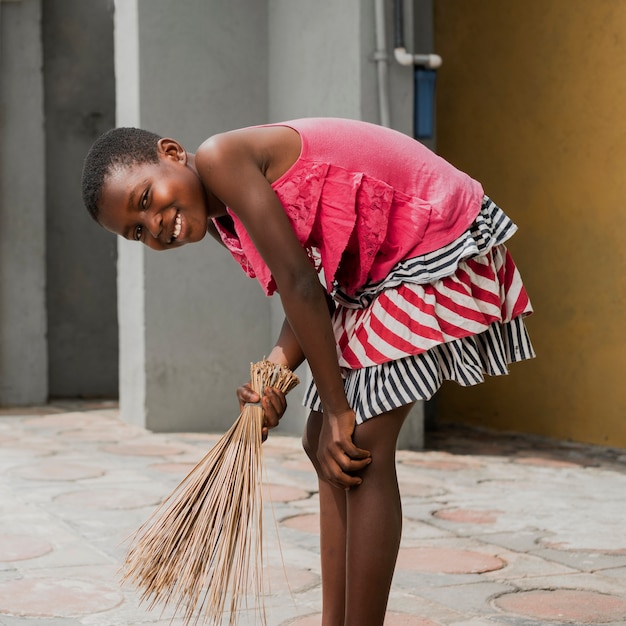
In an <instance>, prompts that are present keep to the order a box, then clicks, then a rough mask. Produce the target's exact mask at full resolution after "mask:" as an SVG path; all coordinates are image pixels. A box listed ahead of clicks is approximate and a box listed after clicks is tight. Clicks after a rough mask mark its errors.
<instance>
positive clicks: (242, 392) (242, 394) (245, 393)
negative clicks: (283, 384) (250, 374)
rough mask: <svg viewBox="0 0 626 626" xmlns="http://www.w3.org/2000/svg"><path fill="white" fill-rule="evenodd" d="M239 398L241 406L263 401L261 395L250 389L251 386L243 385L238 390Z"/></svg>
mask: <svg viewBox="0 0 626 626" xmlns="http://www.w3.org/2000/svg"><path fill="white" fill-rule="evenodd" d="M237 398H239V402H240V403H241V404H245V403H246V402H259V400H260V399H261V398H260V396H259V394H258V393H257V392H256V391H254V389H252V387H250V384H246V385H241V387H238V388H237Z"/></svg>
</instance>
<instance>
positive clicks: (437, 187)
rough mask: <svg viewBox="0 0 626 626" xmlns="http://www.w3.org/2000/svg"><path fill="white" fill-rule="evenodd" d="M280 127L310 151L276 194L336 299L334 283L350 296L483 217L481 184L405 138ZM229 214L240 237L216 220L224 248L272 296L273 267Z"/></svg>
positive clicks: (326, 123) (353, 125)
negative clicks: (291, 132)
mask: <svg viewBox="0 0 626 626" xmlns="http://www.w3.org/2000/svg"><path fill="white" fill-rule="evenodd" d="M275 125H279V126H288V127H290V128H293V129H294V130H296V131H297V132H298V133H299V135H300V137H301V141H302V149H301V153H300V157H299V158H298V160H297V161H296V162H295V163H294V164H293V165H292V166H291V167H290V168H289V170H288V171H287V172H285V173H284V174H283V175H282V176H281V177H280V178H279V179H278V180H276V181H275V182H274V183H273V184H272V188H273V189H274V191H275V192H276V195H277V196H278V198H279V199H280V201H281V203H282V205H283V207H284V208H285V212H286V214H287V216H288V217H289V219H290V221H291V224H292V226H293V229H294V232H295V234H296V236H297V237H298V240H299V241H300V243H301V244H302V245H303V247H304V248H305V249H306V250H307V251H308V252H309V256H310V257H311V258H312V259H314V258H316V259H317V260H318V262H317V263H316V266H317V269H318V271H320V270H323V274H324V280H325V283H326V285H327V289H328V291H329V292H330V291H331V290H332V287H333V283H334V282H336V283H337V284H338V285H340V286H341V289H342V291H344V292H345V293H348V294H351V293H354V292H355V291H356V290H357V289H358V288H359V287H360V286H362V285H364V284H365V283H367V282H376V281H378V280H382V279H383V278H384V277H385V276H386V275H387V274H388V273H389V271H390V270H391V268H392V267H393V266H394V265H395V264H396V263H398V262H399V261H401V260H404V259H408V258H412V257H415V256H419V255H422V254H425V253H427V252H432V251H433V250H436V249H438V248H440V247H442V246H444V245H446V244H448V243H450V242H451V241H453V240H454V239H456V238H457V237H459V236H460V235H461V234H462V233H463V232H464V231H465V230H467V228H468V227H469V226H470V225H471V223H472V222H473V220H474V218H475V217H476V215H477V214H478V212H479V211H480V207H481V203H482V198H483V195H484V194H483V189H482V187H481V185H480V183H478V182H477V181H475V180H473V179H472V178H470V177H469V176H467V174H464V173H463V172H461V171H459V170H457V169H456V168H455V167H453V166H452V165H451V164H449V163H448V162H447V161H445V160H444V159H442V158H441V157H439V156H437V155H436V154H434V153H433V152H432V151H430V150H429V149H428V148H426V147H425V146H423V145H422V144H420V143H419V142H418V141H415V140H414V139H412V138H411V137H408V136H407V135H404V134H402V133H400V132H397V131H394V130H391V129H388V128H383V127H382V126H377V125H374V124H369V123H366V122H359V121H355V120H347V119H336V118H306V119H300V120H293V121H289V122H283V123H281V124H275ZM228 213H229V215H230V216H231V217H232V219H233V223H234V227H235V233H231V232H229V231H228V230H227V229H225V228H224V227H223V226H222V225H221V224H220V222H219V220H214V224H215V226H216V228H217V230H218V232H219V234H220V237H221V238H222V241H223V242H224V244H225V245H226V247H227V248H228V249H229V251H230V252H231V254H232V255H233V257H234V258H235V259H236V260H237V262H238V263H239V264H240V265H241V267H242V268H243V270H244V271H245V272H246V274H247V275H248V276H250V277H251V278H257V280H258V281H259V282H260V284H261V286H262V287H263V289H264V291H265V293H266V294H267V295H271V294H272V293H274V291H276V283H275V282H274V278H273V277H272V275H271V272H270V270H269V268H268V267H267V265H266V264H265V262H264V261H263V259H262V257H261V255H260V254H259V253H258V252H257V250H256V248H255V247H254V244H253V243H252V241H251V239H250V237H249V236H248V234H247V232H246V230H245V228H244V227H243V224H242V223H241V221H240V220H239V219H238V218H237V216H236V215H235V214H234V213H233V212H232V211H230V209H228Z"/></svg>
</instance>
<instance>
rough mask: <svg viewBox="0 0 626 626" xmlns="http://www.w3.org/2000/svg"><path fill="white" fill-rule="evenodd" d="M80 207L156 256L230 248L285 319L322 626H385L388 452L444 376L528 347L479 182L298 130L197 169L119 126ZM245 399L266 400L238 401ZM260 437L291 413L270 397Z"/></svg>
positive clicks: (276, 357)
mask: <svg viewBox="0 0 626 626" xmlns="http://www.w3.org/2000/svg"><path fill="white" fill-rule="evenodd" d="M83 197H84V200H85V204H86V206H87V208H88V210H89V212H90V213H91V215H92V216H93V217H94V218H95V219H96V221H97V222H98V223H99V224H101V225H102V226H103V227H104V228H106V229H108V230H110V231H111V232H113V233H117V234H119V235H121V236H123V237H126V238H127V239H132V240H136V241H140V242H142V243H144V244H145V245H147V246H149V247H151V248H154V249H156V250H168V249H170V248H175V247H178V246H182V245H185V244H187V243H192V242H196V241H200V240H201V239H202V238H203V237H204V235H205V234H206V233H207V232H208V233H210V234H211V235H213V236H214V237H215V238H216V239H218V240H219V241H220V242H222V243H223V244H224V245H225V246H226V247H227V248H228V249H229V250H230V252H231V253H232V255H233V257H234V258H235V260H236V261H237V262H238V263H239V264H240V265H241V267H242V268H243V270H244V271H245V272H246V273H247V274H248V275H249V276H250V277H256V278H257V280H258V281H259V282H260V284H261V286H262V288H263V289H264V291H265V293H266V294H267V295H271V294H272V293H273V292H274V291H277V292H278V293H279V294H280V298H281V301H282V305H283V308H284V311H285V316H286V319H285V322H284V325H283V328H282V332H281V333H280V336H279V338H278V341H277V343H276V346H275V347H274V348H273V350H272V351H271V353H270V355H269V357H268V358H269V360H271V361H274V362H277V363H281V364H284V365H287V366H288V367H290V368H292V369H294V368H295V367H297V366H298V365H299V364H300V363H301V362H302V361H303V360H305V359H306V361H307V362H308V365H309V367H310V369H311V372H312V375H313V379H314V383H313V384H312V386H311V388H310V389H309V390H308V391H307V393H306V397H305V404H306V406H307V407H308V408H310V410H311V413H310V416H309V419H308V422H307V426H306V431H305V433H304V437H303V442H304V447H305V450H306V452H307V454H308V456H309V457H310V459H311V461H312V462H313V464H314V466H315V469H316V471H317V474H318V476H319V498H320V514H321V515H320V516H321V564H322V592H323V617H322V626H381V625H382V624H383V621H384V616H385V610H386V606H387V600H388V596H389V590H390V586H391V580H392V576H393V572H394V568H395V562H396V556H397V553H398V548H399V544H400V535H401V525H402V511H401V503H400V495H399V492H398V483H397V478H396V470H395V448H396V440H397V437H398V434H399V431H400V428H401V426H402V423H403V421H404V419H405V418H406V416H407V414H408V413H409V411H410V408H411V406H412V404H413V403H414V402H415V401H416V400H418V399H427V398H430V397H431V396H432V394H433V393H434V392H435V391H436V389H437V388H438V387H439V385H440V384H441V382H442V380H444V379H451V380H456V381H457V382H458V383H460V384H462V385H472V384H476V383H479V382H481V381H482V380H483V377H484V373H488V374H505V373H507V364H508V363H511V362H514V361H520V360H523V359H527V358H530V357H532V356H534V355H533V350H532V347H531V344H530V341H529V338H528V335H527V333H526V330H525V327H524V323H523V321H522V318H523V316H525V315H527V314H529V313H530V312H531V306H530V303H529V301H528V297H527V295H526V292H525V290H524V287H523V285H522V282H521V279H520V277H519V274H518V272H517V269H516V268H515V265H514V263H513V261H512V259H511V257H510V256H509V254H508V252H507V250H506V248H505V247H504V245H503V244H504V242H505V241H506V240H507V239H508V238H509V237H511V236H512V235H513V233H514V232H515V230H516V227H515V225H514V224H513V223H512V222H511V221H510V220H509V219H508V218H507V216H506V215H505V214H504V213H503V212H502V210H501V209H499V208H498V207H497V206H496V205H495V204H494V203H493V202H491V201H490V200H489V199H488V198H487V197H486V196H485V195H484V193H483V190H482V187H481V185H480V184H479V183H478V182H476V181H475V180H473V179H471V178H470V177H469V176H467V175H466V174H464V173H462V172H460V171H458V170H457V169H455V168H454V167H453V166H452V165H450V164H449V163H447V162H446V161H444V160H443V159H441V158H440V157H438V156H436V155H435V154H433V153H432V152H430V151H429V150H428V149H427V148H425V147H424V146H422V145H421V144H420V143H418V142H416V141H414V140H413V139H411V138H409V137H407V136H405V135H403V134H401V133H398V132H396V131H393V130H390V129H386V128H382V127H379V126H375V125H372V124H368V123H364V122H357V121H352V120H345V119H301V120H293V121H290V122H284V123H279V124H269V125H265V126H258V127H252V128H245V129H241V130H235V131H232V132H227V133H223V134H220V135H217V136H214V137H211V138H209V139H208V140H206V141H205V142H204V143H203V144H202V145H201V146H200V147H199V148H198V150H197V152H196V153H195V154H191V153H188V152H186V150H185V149H184V148H183V147H182V146H181V145H180V144H179V143H178V142H176V141H175V140H173V139H167V138H161V137H158V136H157V135H153V134H151V133H148V132H145V131H140V130H137V129H115V130H113V131H109V132H108V133H106V134H105V135H104V136H103V137H101V138H100V139H99V140H98V141H97V142H96V143H95V144H94V146H93V147H92V149H91V151H90V152H89V154H88V156H87V158H86V161H85V167H84V171H83ZM238 397H239V400H240V402H242V403H243V402H255V401H258V400H259V398H258V396H256V394H254V393H253V392H252V391H251V389H250V388H249V387H248V386H243V387H240V388H239V389H238ZM263 406H264V409H265V417H266V428H270V427H273V426H275V425H276V424H277V423H278V420H279V419H280V417H281V416H282V414H283V412H284V410H285V399H284V396H282V395H281V394H280V393H278V392H276V391H274V390H267V391H266V394H265V397H264V398H263Z"/></svg>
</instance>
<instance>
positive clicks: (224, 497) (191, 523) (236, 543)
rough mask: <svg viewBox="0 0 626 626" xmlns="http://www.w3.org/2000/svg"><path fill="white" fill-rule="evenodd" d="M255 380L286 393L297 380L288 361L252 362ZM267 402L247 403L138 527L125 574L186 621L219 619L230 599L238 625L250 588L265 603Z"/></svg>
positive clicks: (255, 384) (256, 385)
mask: <svg viewBox="0 0 626 626" xmlns="http://www.w3.org/2000/svg"><path fill="white" fill-rule="evenodd" d="M250 369H251V372H250V377H251V386H252V388H253V389H254V390H255V391H256V392H257V393H258V394H259V395H261V396H263V392H264V389H265V387H275V388H277V389H279V390H281V391H283V392H284V393H288V392H289V391H290V390H291V389H293V388H294V387H295V386H296V385H297V384H298V382H299V380H298V378H297V376H295V374H293V372H291V370H289V369H288V368H287V367H285V366H282V365H277V364H275V363H270V362H269V361H260V362H258V363H253V364H251V368H250ZM262 427H263V409H262V407H261V406H260V404H259V405H246V406H244V408H243V410H242V412H241V413H240V415H239V417H238V418H237V420H236V421H235V423H234V424H233V425H232V426H231V428H230V429H229V430H228V431H227V432H226V433H225V434H224V435H223V436H222V437H221V438H220V439H219V440H218V441H217V443H216V444H215V445H214V446H213V447H212V448H211V450H209V452H208V453H207V454H206V456H205V457H204V458H203V459H202V460H201V461H200V462H199V463H198V464H197V465H196V466H195V467H194V469H192V470H191V472H189V474H188V475H187V476H186V477H185V478H184V479H183V480H182V481H181V482H180V483H179V485H178V486H177V487H176V489H174V491H173V492H172V493H171V494H170V495H169V496H168V497H167V498H166V499H165V500H164V501H163V503H162V504H161V505H160V506H159V508H157V509H156V511H155V512H154V513H153V514H152V516H151V517H150V518H149V519H148V520H147V521H146V522H145V523H144V524H143V525H142V526H141V527H140V528H139V530H138V531H137V532H136V534H135V536H134V539H133V542H132V545H131V547H130V549H129V551H128V554H127V556H126V562H125V564H124V572H123V578H124V580H127V581H130V582H131V583H133V584H134V585H136V586H137V587H138V588H139V589H140V590H141V595H140V599H141V601H142V602H144V601H147V602H149V608H153V607H154V606H155V605H156V604H163V605H164V606H168V605H171V606H173V607H174V612H175V613H179V612H180V613H181V614H182V615H183V619H184V622H185V624H189V623H191V622H192V621H193V623H195V624H197V623H198V622H199V620H201V619H202V620H208V622H209V623H212V624H221V623H222V616H223V614H224V612H225V608H226V605H227V604H226V603H227V600H228V598H229V597H230V602H229V604H228V606H229V611H230V620H229V624H230V626H236V624H237V620H238V616H239V612H240V605H241V602H242V601H243V600H244V599H246V598H247V596H248V594H249V593H250V590H253V592H254V595H255V596H256V601H257V605H256V610H257V612H258V615H259V617H260V619H261V622H262V623H263V624H265V623H266V617H265V608H264V602H263V594H264V586H263V551H262V539H263V520H262V514H263V490H262V485H261V478H262V473H263V449H262V438H261V430H262Z"/></svg>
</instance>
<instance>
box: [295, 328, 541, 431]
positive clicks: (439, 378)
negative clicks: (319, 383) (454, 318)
mask: <svg viewBox="0 0 626 626" xmlns="http://www.w3.org/2000/svg"><path fill="white" fill-rule="evenodd" d="M534 356H535V352H534V350H533V347H532V344H531V342H530V337H529V336H528V332H527V331H526V327H525V325H524V322H523V319H522V317H521V316H520V317H516V318H515V319H513V320H512V321H511V322H509V323H508V324H500V323H497V322H496V323H494V324H492V325H491V326H490V327H489V329H488V330H486V331H485V332H483V333H481V334H480V335H474V336H471V337H464V338H463V339H456V340H455V341H451V342H449V343H443V344H440V345H438V346H435V347H434V348H431V349H430V350H428V351H427V352H422V353H421V354H416V355H412V356H408V357H404V358H402V359H398V360H396V361H388V362H387V363H382V364H381V365H375V366H370V367H364V368H361V369H356V370H347V371H346V370H344V372H345V373H346V378H345V380H344V385H345V389H346V396H347V398H348V402H349V404H350V406H351V407H352V408H353V409H354V411H355V413H356V420H357V423H358V424H360V423H362V422H364V421H365V420H367V419H370V418H371V417H375V416H376V415H381V414H382V413H385V412H387V411H391V410H392V409H395V408H397V407H399V406H403V405H405V404H409V403H411V402H415V401H416V400H429V399H430V398H432V396H433V395H434V394H435V392H436V391H437V390H438V389H439V387H440V386H441V384H442V383H443V381H444V380H452V381H454V382H456V383H458V384H460V385H462V386H464V387H468V386H471V385H477V384H479V383H482V382H484V380H485V374H488V375H490V376H500V375H504V374H508V365H509V364H510V363H516V362H518V361H524V360H526V359H531V358H533V357H534ZM303 404H304V406H305V407H307V408H308V409H310V410H312V411H321V410H322V404H321V402H320V399H319V396H318V394H317V388H316V387H315V384H314V383H311V384H310V385H309V388H308V389H307V392H306V394H305V396H304V400H303Z"/></svg>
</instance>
